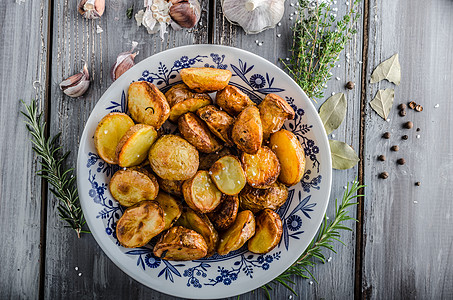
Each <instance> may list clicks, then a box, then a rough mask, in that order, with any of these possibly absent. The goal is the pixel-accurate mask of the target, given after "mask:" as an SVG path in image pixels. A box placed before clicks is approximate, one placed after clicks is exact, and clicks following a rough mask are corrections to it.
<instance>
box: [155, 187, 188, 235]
mask: <svg viewBox="0 0 453 300" xmlns="http://www.w3.org/2000/svg"><path fill="white" fill-rule="evenodd" d="M154 201H156V202H158V203H159V205H160V207H161V208H162V210H163V211H164V220H165V227H164V230H167V229H169V228H170V227H171V226H172V225H173V224H174V223H175V222H176V220H178V218H179V217H180V216H181V213H182V205H181V201H179V200H178V199H176V198H175V197H173V196H171V195H169V194H167V193H164V192H159V194H158V195H157V197H156V199H154Z"/></svg>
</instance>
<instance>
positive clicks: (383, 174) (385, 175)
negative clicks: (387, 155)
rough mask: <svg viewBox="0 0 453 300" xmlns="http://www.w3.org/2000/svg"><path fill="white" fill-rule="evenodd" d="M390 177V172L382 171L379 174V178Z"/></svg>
mask: <svg viewBox="0 0 453 300" xmlns="http://www.w3.org/2000/svg"><path fill="white" fill-rule="evenodd" d="M388 177H389V173H387V172H382V173H381V174H379V178H382V179H387V178H388Z"/></svg>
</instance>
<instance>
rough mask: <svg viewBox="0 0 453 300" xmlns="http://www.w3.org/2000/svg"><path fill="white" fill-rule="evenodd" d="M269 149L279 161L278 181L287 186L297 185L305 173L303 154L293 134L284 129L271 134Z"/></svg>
mask: <svg viewBox="0 0 453 300" xmlns="http://www.w3.org/2000/svg"><path fill="white" fill-rule="evenodd" d="M269 147H270V148H271V149H272V151H274V153H275V154H276V155H277V157H278V160H279V161H280V165H281V171H280V176H278V180H279V181H280V182H282V183H284V184H286V185H287V186H292V185H295V184H296V183H298V182H299V181H300V180H301V179H302V176H303V175H304V171H305V152H304V149H303V148H302V145H301V144H300V142H299V140H298V139H297V137H296V136H295V135H294V133H292V132H290V131H288V130H285V129H281V130H280V131H277V132H276V133H273V134H272V135H271V138H270V140H269Z"/></svg>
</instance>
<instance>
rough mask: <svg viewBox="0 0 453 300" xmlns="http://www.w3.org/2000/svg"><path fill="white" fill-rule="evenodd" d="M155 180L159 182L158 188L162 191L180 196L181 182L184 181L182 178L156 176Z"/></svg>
mask: <svg viewBox="0 0 453 300" xmlns="http://www.w3.org/2000/svg"><path fill="white" fill-rule="evenodd" d="M157 182H158V183H159V188H160V189H161V190H163V191H164V192H167V193H169V194H171V195H175V196H178V197H182V183H183V182H184V181H183V180H168V179H163V178H160V177H159V176H157Z"/></svg>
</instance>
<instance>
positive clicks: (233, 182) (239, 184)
mask: <svg viewBox="0 0 453 300" xmlns="http://www.w3.org/2000/svg"><path fill="white" fill-rule="evenodd" d="M209 174H210V175H211V178H212V181H214V183H215V185H216V186H217V188H218V189H219V190H220V191H221V192H222V193H224V194H227V195H237V194H239V192H240V191H241V190H242V189H243V188H244V186H245V183H246V179H245V173H244V170H243V169H242V166H241V163H240V162H239V159H237V158H236V157H235V156H232V155H226V156H224V157H222V158H220V159H219V160H217V161H216V162H215V163H214V164H213V165H212V167H211V168H210V169H209Z"/></svg>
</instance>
